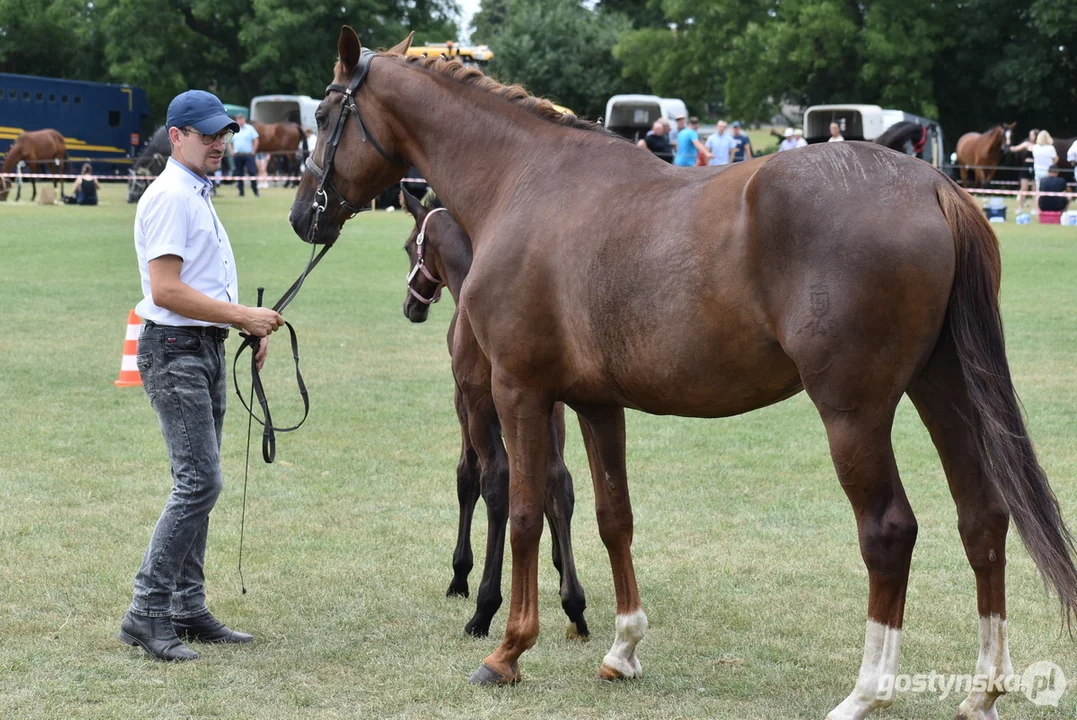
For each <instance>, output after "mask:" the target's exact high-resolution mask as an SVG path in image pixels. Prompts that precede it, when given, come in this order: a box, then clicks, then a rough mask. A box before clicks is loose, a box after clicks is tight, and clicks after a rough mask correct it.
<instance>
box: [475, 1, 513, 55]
mask: <svg viewBox="0 0 1077 720" xmlns="http://www.w3.org/2000/svg"><path fill="white" fill-rule="evenodd" d="M508 12H509V0H482V2H481V3H480V4H479V11H478V12H477V13H475V14H474V15H473V16H472V17H471V42H473V43H476V44H478V43H485V44H487V45H494V44H496V43H497V39H498V37H499V36H500V35H501V31H502V30H503V29H504V27H505V23H506V21H507V20H508Z"/></svg>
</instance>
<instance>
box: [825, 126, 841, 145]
mask: <svg viewBox="0 0 1077 720" xmlns="http://www.w3.org/2000/svg"><path fill="white" fill-rule="evenodd" d="M827 142H845V138H844V137H842V135H841V125H838V124H837V123H835V122H832V123H830V137H829V138H827Z"/></svg>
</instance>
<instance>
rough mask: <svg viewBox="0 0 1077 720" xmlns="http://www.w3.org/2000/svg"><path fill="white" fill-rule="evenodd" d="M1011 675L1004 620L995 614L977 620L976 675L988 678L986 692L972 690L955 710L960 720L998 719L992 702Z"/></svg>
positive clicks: (1003, 690)
mask: <svg viewBox="0 0 1077 720" xmlns="http://www.w3.org/2000/svg"><path fill="white" fill-rule="evenodd" d="M1011 675H1013V665H1012V664H1011V663H1010V641H1009V638H1008V637H1007V635H1006V621H1005V620H1003V619H1002V618H1001V617H999V616H998V615H989V616H987V617H981V618H980V654H979V656H978V657H977V658H976V676H977V677H985V678H987V679H988V689H987V690H986V691H982V690H975V689H974V690H973V691H972V692H970V693H969V696H968V697H967V698H965V700H964V702H962V703H961V705H960V706H959V707H958V708H957V717H959V718H962V719H963V720H998V710H996V709H995V700H997V699H998V697H999V695H1002V694H1003V693H1004V692H1005V689H1004V688H1005V686H1004V682H1005V680H1006V678H1008V677H1010V676H1011Z"/></svg>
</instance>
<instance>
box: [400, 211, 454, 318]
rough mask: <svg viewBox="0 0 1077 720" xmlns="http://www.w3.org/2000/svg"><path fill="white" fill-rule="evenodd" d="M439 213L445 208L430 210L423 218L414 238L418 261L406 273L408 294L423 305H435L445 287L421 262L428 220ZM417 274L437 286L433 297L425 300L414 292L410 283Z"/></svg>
mask: <svg viewBox="0 0 1077 720" xmlns="http://www.w3.org/2000/svg"><path fill="white" fill-rule="evenodd" d="M439 212H445V208H436V209H434V210H431V211H430V212H428V213H427V214H426V217H425V218H423V224H422V226H421V227H420V228H419V237H417V238H415V254H416V255H417V257H418V259H417V260H416V262H415V267H413V268H412V269H411V272H409V273H408V279H407V284H408V292H410V293H411V296H412V297H414V298H415V299H416V300H418V301H419V302H421V303H423V304H424V305H429V304H430V303H436V302H437V301H438V300H440V299H441V288H443V287H444V286H445V282H444V281H443V280H441V279H439V278H436V277H434V276H433V275H432V274H431V273H430V271H429V270H427V269H426V264H425V263H424V262H423V241H424V240H426V224H427V223H428V222H430V218H431V217H433V216H434V214H435V213H439ZM419 272H422V274H423V275H425V276H426V279H427V280H429V281H430V282H432V283H434V284H435V285H436V286H437V287H436V288H435V289H434V295H433V297H429V298H425V297H423V296H422V295H420V294H419V292H418V291H416V290H415V288H413V287H412V286H411V281H412V280H414V279H415V275H416V274H417V273H419Z"/></svg>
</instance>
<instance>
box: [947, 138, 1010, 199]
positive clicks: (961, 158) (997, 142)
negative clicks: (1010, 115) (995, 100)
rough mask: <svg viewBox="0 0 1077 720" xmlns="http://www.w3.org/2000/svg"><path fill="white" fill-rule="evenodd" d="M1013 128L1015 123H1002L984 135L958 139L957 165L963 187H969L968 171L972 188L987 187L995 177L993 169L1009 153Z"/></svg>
mask: <svg viewBox="0 0 1077 720" xmlns="http://www.w3.org/2000/svg"><path fill="white" fill-rule="evenodd" d="M1015 127H1017V123H1002V124H1000V125H996V126H995V127H993V128H991V129H990V130H988V131H987V132H985V133H977V132H969V133H965V134H964V135H962V136H961V137H960V139H958V141H957V164H958V166H959V170H960V173H961V185H962V186H963V187H969V182H968V172H969V170H970V169H971V170H972V171H973V177H974V178H975V185H974V187H987V184H988V183H989V182H991V180H992V179H993V178H994V177H995V172H996V171H995V169H994V168H995V167H997V166H999V165H1001V164H1002V157H1003V155H1005V154H1006V153H1008V152H1009V151H1010V145H1011V144H1012V142H1011V140H1012V138H1013V129H1014V128H1015ZM985 167H986V168H987V169H985Z"/></svg>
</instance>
